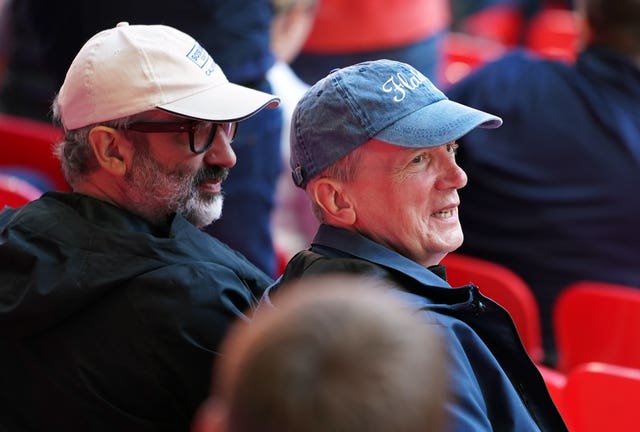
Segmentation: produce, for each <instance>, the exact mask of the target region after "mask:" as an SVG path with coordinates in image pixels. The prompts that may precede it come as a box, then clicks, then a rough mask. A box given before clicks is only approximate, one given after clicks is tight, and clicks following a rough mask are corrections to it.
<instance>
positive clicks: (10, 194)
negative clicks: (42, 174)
mask: <svg viewBox="0 0 640 432" xmlns="http://www.w3.org/2000/svg"><path fill="white" fill-rule="evenodd" d="M40 195H42V191H41V190H39V189H37V188H36V187H34V186H32V185H31V184H30V183H28V182H26V181H24V180H22V179H20V178H18V177H14V176H11V175H4V174H0V210H2V208H3V207H4V206H9V207H13V208H17V207H22V206H23V205H25V204H26V203H28V202H29V201H32V200H34V199H37V198H39V197H40Z"/></svg>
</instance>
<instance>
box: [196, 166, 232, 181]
mask: <svg viewBox="0 0 640 432" xmlns="http://www.w3.org/2000/svg"><path fill="white" fill-rule="evenodd" d="M228 176H229V168H224V167H221V166H208V167H204V168H200V169H199V170H198V171H197V172H196V175H195V177H194V179H193V183H194V184H195V185H199V184H200V183H202V182H203V181H207V180H213V181H215V182H222V181H225V180H226V179H227V177H228Z"/></svg>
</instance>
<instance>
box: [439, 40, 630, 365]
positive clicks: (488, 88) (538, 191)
mask: <svg viewBox="0 0 640 432" xmlns="http://www.w3.org/2000/svg"><path fill="white" fill-rule="evenodd" d="M447 94H448V96H449V97H450V98H451V99H453V100H455V101H458V102H461V103H463V104H466V105H470V106H472V107H474V108H478V109H481V110H485V111H488V112H491V113H493V114H496V115H498V116H500V117H502V118H503V120H504V124H503V126H502V127H500V128H499V129H496V130H494V131H492V132H491V134H486V133H484V132H483V131H472V132H471V133H469V134H468V135H467V136H465V137H464V138H462V139H460V140H459V141H460V143H461V146H460V149H459V153H458V163H459V164H460V166H461V167H462V168H463V169H464V170H465V171H466V172H467V174H468V176H469V182H468V185H467V186H466V187H465V188H464V189H462V190H461V191H460V198H461V205H460V220H461V223H462V229H463V231H464V234H465V241H464V244H463V246H462V248H461V249H460V252H464V253H467V254H470V255H475V256H479V257H481V258H485V259H489V260H492V261H497V262H499V263H501V264H504V265H506V266H507V267H509V268H511V269H512V270H514V271H515V272H516V273H518V274H519V275H520V276H522V277H523V278H524V279H525V281H526V282H527V283H528V284H529V286H530V287H531V288H532V290H533V292H534V294H535V296H536V298H537V300H538V303H539V306H540V313H541V317H542V329H543V337H544V347H545V350H546V351H547V362H548V363H551V364H552V363H553V362H554V361H555V359H554V352H555V348H554V344H553V328H552V321H551V319H552V315H551V314H552V308H553V304H554V301H555V299H556V297H557V296H558V293H559V292H560V291H561V290H562V289H563V287H565V286H566V285H567V284H569V283H570V282H573V281H577V280H580V279H594V280H602V281H610V282H616V283H622V284H628V285H634V286H640V247H638V245H640V229H639V228H638V224H637V219H638V214H640V195H639V194H638V185H640V68H639V67H638V66H637V65H635V64H633V63H632V62H631V61H629V60H628V59H626V58H624V57H622V56H620V55H619V54H616V53H614V52H612V51H609V50H607V49H605V48H602V47H597V46H593V47H590V48H588V49H586V51H584V52H582V53H581V54H580V55H579V58H578V60H577V64H576V65H575V66H574V65H569V64H564V63H559V62H554V61H547V60H541V59H537V58H534V57H532V56H529V55H527V54H526V53H524V52H520V51H518V52H514V53H512V54H509V55H507V56H506V57H504V58H502V59H500V60H498V61H497V62H495V63H492V64H489V65H487V66H486V67H484V68H482V69H480V70H478V71H477V72H476V73H473V74H471V75H469V76H468V77H467V78H466V79H463V80H462V81H460V82H459V83H458V84H456V85H454V86H453V87H451V88H450V89H449V90H448V92H447ZM481 288H482V287H481Z"/></svg>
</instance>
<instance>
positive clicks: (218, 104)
mask: <svg viewBox="0 0 640 432" xmlns="http://www.w3.org/2000/svg"><path fill="white" fill-rule="evenodd" d="M279 104H280V98H278V97H276V96H274V95H271V94H269V93H265V92H261V91H258V90H253V89H250V88H248V87H243V86H240V85H237V84H233V83H229V82H227V83H224V84H222V85H219V86H216V87H212V88H210V89H207V90H204V91H202V92H200V93H196V94H193V95H191V96H188V97H185V98H182V99H178V100H176V101H173V102H170V103H166V104H162V105H159V106H158V108H159V109H162V110H165V111H168V112H170V113H173V114H178V115H181V116H185V117H190V118H194V119H199V120H209V121H223V122H224V121H240V120H244V119H246V118H248V117H251V116H252V115H254V114H256V113H258V112H259V111H261V110H263V109H264V108H275V107H277V106H278V105H279Z"/></svg>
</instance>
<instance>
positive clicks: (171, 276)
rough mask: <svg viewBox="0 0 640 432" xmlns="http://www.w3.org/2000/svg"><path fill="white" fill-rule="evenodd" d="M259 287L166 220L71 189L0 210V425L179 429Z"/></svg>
mask: <svg viewBox="0 0 640 432" xmlns="http://www.w3.org/2000/svg"><path fill="white" fill-rule="evenodd" d="M270 282H271V279H270V278H269V277H268V276H266V275H264V274H263V273H262V272H261V271H259V270H258V269H257V268H255V267H254V266H253V265H252V264H250V263H249V262H248V261H247V260H246V259H245V258H244V257H242V256H241V255H240V254H238V253H236V252H234V251H232V250H231V249H229V248H228V247H226V246H225V245H224V244H222V243H220V242H218V241H217V240H215V239H213V238H212V237H210V236H208V235H206V234H204V233H202V232H201V231H199V230H198V229H196V228H195V227H194V226H192V225H191V224H189V223H188V222H187V221H186V220H185V219H184V218H182V217H180V216H175V217H174V218H173V219H172V221H171V222H170V223H168V224H167V225H166V226H161V227H152V226H150V225H149V224H147V223H146V222H145V221H143V220H142V219H140V218H138V217H136V216H134V215H132V214H130V213H128V212H126V211H125V210H123V209H120V208H117V207H114V206H112V205H110V204H107V203H105V202H102V201H99V200H96V199H92V198H89V197H86V196H83V195H80V194H60V193H48V194H46V195H45V196H44V197H42V198H41V199H39V200H37V201H34V202H32V203H30V204H27V205H26V206H24V207H23V208H21V209H19V210H8V209H5V210H4V211H3V212H2V213H0V353H1V354H0V430H2V431H4V430H8V431H29V430H34V431H41V430H68V431H80V430H85V431H89V430H91V431H97V430H104V431H110V432H113V431H129V430H132V431H133V430H135V431H164V430H166V431H169V430H171V431H180V430H184V431H186V430H188V429H189V425H190V423H191V420H192V416H193V414H194V411H195V410H196V408H197V406H198V405H199V404H200V402H201V401H202V400H203V399H204V398H205V396H206V395H207V393H208V390H209V388H210V372H211V368H212V360H213V358H214V355H215V351H216V348H217V346H218V344H219V342H220V341H221V339H222V338H223V337H224V334H225V331H226V329H227V327H228V326H229V324H230V323H231V322H232V321H233V320H235V319H236V318H237V317H241V316H243V310H245V309H247V308H249V307H251V306H252V305H254V303H255V300H256V298H258V297H259V296H260V295H261V293H262V291H263V290H264V288H265V287H266V286H268V284H269V283H270Z"/></svg>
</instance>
